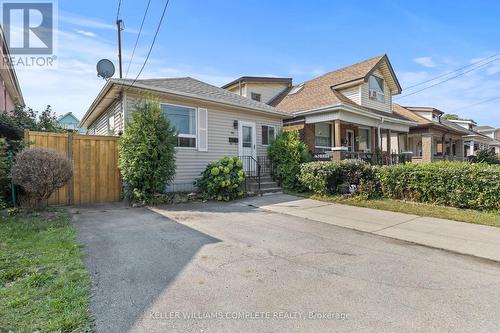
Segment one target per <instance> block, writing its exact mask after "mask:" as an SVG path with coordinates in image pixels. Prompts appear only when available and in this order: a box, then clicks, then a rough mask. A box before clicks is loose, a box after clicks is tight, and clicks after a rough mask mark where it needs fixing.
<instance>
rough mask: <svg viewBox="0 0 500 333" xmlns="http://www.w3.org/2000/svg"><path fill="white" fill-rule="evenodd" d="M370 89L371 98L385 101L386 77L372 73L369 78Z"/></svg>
mask: <svg viewBox="0 0 500 333" xmlns="http://www.w3.org/2000/svg"><path fill="white" fill-rule="evenodd" d="M368 89H369V91H368V94H369V97H370V99H373V100H376V101H379V102H382V103H384V101H385V94H384V79H382V78H379V77H377V76H374V75H371V76H370V77H369V79H368Z"/></svg>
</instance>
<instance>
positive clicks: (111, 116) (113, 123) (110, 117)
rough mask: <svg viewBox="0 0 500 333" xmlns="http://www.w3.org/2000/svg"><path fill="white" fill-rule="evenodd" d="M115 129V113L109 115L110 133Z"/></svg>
mask: <svg viewBox="0 0 500 333" xmlns="http://www.w3.org/2000/svg"><path fill="white" fill-rule="evenodd" d="M114 131H115V115H114V114H111V115H110V116H109V117H108V133H114Z"/></svg>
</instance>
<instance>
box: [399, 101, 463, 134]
mask: <svg viewBox="0 0 500 333" xmlns="http://www.w3.org/2000/svg"><path fill="white" fill-rule="evenodd" d="M423 109H426V110H428V111H434V110H437V111H439V112H442V111H440V110H438V109H436V108H433V107H417V106H414V107H408V106H401V105H399V104H397V103H392V112H393V113H394V114H398V115H400V116H402V117H404V118H406V119H408V120H412V121H415V122H416V123H417V126H416V127H433V128H437V129H440V130H445V131H453V132H455V133H457V134H461V135H466V134H468V133H467V131H466V130H465V129H464V128H462V127H461V126H458V125H457V126H448V125H447V124H445V123H444V122H440V123H437V122H435V121H432V120H430V119H427V118H425V117H423V116H421V115H419V114H418V113H416V112H414V111H413V110H423Z"/></svg>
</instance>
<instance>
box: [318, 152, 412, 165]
mask: <svg viewBox="0 0 500 333" xmlns="http://www.w3.org/2000/svg"><path fill="white" fill-rule="evenodd" d="M411 157H412V154H410V153H399V154H397V153H390V154H389V153H387V152H383V153H379V154H376V153H371V152H358V151H342V152H341V153H340V159H341V160H361V161H364V162H366V163H370V164H382V165H389V164H398V163H405V162H409V161H411ZM332 159H333V153H332V152H316V153H314V154H313V161H331V160H332Z"/></svg>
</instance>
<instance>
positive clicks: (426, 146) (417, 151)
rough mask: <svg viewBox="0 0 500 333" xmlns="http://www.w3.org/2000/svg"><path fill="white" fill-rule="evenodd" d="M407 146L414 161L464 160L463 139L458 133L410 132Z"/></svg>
mask: <svg viewBox="0 0 500 333" xmlns="http://www.w3.org/2000/svg"><path fill="white" fill-rule="evenodd" d="M408 147H409V151H411V152H412V162H414V163H429V162H436V161H443V160H447V161H463V160H464V150H463V140H462V137H461V136H460V135H455V134H449V133H412V132H410V134H409V135H408Z"/></svg>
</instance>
